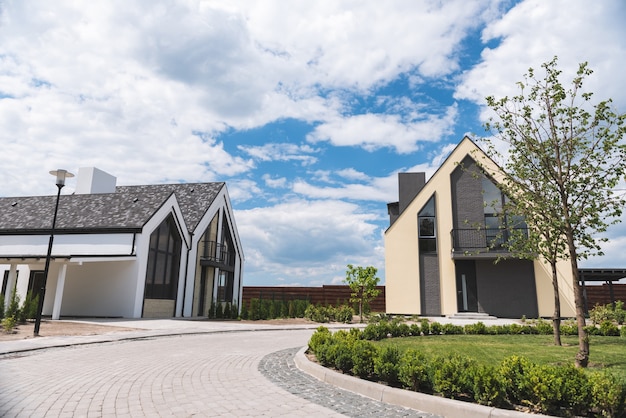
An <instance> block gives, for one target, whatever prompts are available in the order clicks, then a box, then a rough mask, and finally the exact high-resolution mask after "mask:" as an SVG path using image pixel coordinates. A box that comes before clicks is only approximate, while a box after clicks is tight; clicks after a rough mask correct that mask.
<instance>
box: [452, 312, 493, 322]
mask: <svg viewBox="0 0 626 418" xmlns="http://www.w3.org/2000/svg"><path fill="white" fill-rule="evenodd" d="M448 318H450V319H468V320H472V321H493V320H496V319H498V318H497V317H495V316H491V315H489V314H486V313H480V312H457V313H455V314H454V315H450V316H448Z"/></svg>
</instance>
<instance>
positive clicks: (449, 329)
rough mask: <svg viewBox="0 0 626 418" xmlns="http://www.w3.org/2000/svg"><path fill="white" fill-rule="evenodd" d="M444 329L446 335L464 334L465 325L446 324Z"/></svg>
mask: <svg viewBox="0 0 626 418" xmlns="http://www.w3.org/2000/svg"><path fill="white" fill-rule="evenodd" d="M442 331H443V333H444V334H446V335H458V334H463V327H462V326H460V325H454V324H445V325H444V326H443V330H442Z"/></svg>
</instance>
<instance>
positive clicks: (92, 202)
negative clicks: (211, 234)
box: [0, 182, 224, 234]
mask: <svg viewBox="0 0 626 418" xmlns="http://www.w3.org/2000/svg"><path fill="white" fill-rule="evenodd" d="M223 186H224V183H223V182H218V183H184V184H157V185H146V186H118V187H116V189H115V193H102V194H73V195H61V197H60V199H59V212H58V216H57V225H56V228H57V229H58V230H80V231H85V230H111V229H119V230H126V229H128V230H140V229H141V228H142V227H143V225H144V224H145V223H146V222H147V221H148V220H149V219H150V218H151V217H152V216H153V215H154V213H155V212H156V211H157V210H158V209H159V208H160V207H161V206H162V205H163V204H164V203H165V201H166V200H167V199H168V198H169V197H170V196H171V195H172V193H174V194H175V195H176V199H177V200H178V202H179V204H180V208H181V212H182V214H183V218H184V220H185V223H186V225H187V228H188V229H189V231H190V232H193V231H194V230H195V228H196V227H197V225H198V223H199V222H200V220H201V219H202V217H203V216H204V214H205V212H206V211H207V210H208V208H209V206H210V205H211V203H213V201H214V200H215V198H216V196H217V195H218V193H219V192H220V190H221V189H222V187H223ZM55 198H56V196H34V197H5V198H0V233H2V234H10V233H12V232H16V233H19V232H21V233H24V232H31V233H37V231H41V232H43V231H45V230H50V228H51V227H52V217H53V215H54V204H55Z"/></svg>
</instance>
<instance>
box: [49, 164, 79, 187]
mask: <svg viewBox="0 0 626 418" xmlns="http://www.w3.org/2000/svg"><path fill="white" fill-rule="evenodd" d="M50 174H52V175H53V176H55V177H56V178H57V183H56V184H57V186H58V187H63V186H65V179H67V178H70V177H74V174H72V173H70V172H69V171H67V170H63V169H61V168H59V169H58V170H54V171H51V172H50Z"/></svg>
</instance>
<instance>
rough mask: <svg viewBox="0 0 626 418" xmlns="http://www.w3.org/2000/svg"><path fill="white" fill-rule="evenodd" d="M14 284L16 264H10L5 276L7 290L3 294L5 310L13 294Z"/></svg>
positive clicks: (15, 282) (15, 281) (15, 280)
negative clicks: (7, 273) (7, 274)
mask: <svg viewBox="0 0 626 418" xmlns="http://www.w3.org/2000/svg"><path fill="white" fill-rule="evenodd" d="M0 284H1V283H0ZM16 284H17V264H11V268H10V269H9V276H8V277H7V291H6V294H5V295H4V309H5V311H6V309H7V308H8V307H9V305H10V304H11V297H12V296H13V291H14V290H15V285H16Z"/></svg>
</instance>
